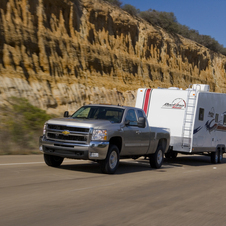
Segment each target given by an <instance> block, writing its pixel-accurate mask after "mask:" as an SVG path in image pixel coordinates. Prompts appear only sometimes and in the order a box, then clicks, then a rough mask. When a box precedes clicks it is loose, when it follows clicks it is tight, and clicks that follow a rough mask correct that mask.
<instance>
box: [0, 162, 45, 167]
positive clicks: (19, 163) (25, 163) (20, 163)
mask: <svg viewBox="0 0 226 226" xmlns="http://www.w3.org/2000/svg"><path fill="white" fill-rule="evenodd" d="M40 163H44V162H18V163H3V164H0V166H14V165H30V164H40Z"/></svg>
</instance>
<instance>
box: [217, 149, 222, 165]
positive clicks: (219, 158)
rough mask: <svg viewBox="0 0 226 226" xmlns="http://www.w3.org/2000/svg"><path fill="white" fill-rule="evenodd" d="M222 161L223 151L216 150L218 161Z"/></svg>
mask: <svg viewBox="0 0 226 226" xmlns="http://www.w3.org/2000/svg"><path fill="white" fill-rule="evenodd" d="M222 161H223V151H222V150H219V151H218V163H222Z"/></svg>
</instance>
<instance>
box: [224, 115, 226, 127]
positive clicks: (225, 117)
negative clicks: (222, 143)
mask: <svg viewBox="0 0 226 226" xmlns="http://www.w3.org/2000/svg"><path fill="white" fill-rule="evenodd" d="M224 125H226V115H224Z"/></svg>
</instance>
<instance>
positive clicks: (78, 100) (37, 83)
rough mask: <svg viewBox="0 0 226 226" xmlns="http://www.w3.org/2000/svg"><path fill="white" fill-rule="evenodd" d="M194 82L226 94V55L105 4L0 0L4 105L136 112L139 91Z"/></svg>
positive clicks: (96, 1)
mask: <svg viewBox="0 0 226 226" xmlns="http://www.w3.org/2000/svg"><path fill="white" fill-rule="evenodd" d="M191 83H208V84H209V85H210V87H211V90H212V91H217V92H226V57H225V56H222V55H220V54H217V53H214V52H211V51H210V50H208V49H207V48H205V47H203V46H201V45H199V44H197V43H195V42H192V41H190V40H188V39H185V38H183V37H181V36H177V35H171V34H168V33H166V32H165V31H164V30H162V29H161V28H156V27H153V26H151V25H150V24H148V23H147V22H145V21H143V20H141V19H139V18H135V17H132V16H130V15H129V14H128V13H126V12H124V11H123V10H121V9H120V8H118V7H114V6H112V5H110V4H108V3H105V2H103V1H101V0H82V1H79V0H1V1H0V104H4V103H6V102H7V100H8V98H9V97H10V96H19V97H26V98H28V99H29V100H30V101H31V103H33V104H34V105H36V106H39V107H41V108H43V109H46V110H47V112H49V113H52V112H54V113H56V112H58V113H61V112H62V111H64V110H69V111H74V110H75V109H77V108H78V107H80V106H81V105H83V104H87V103H111V104H123V105H132V106H133V105H134V104H135V98H136V90H137V88H139V87H170V86H178V87H182V88H186V87H188V85H189V84H191Z"/></svg>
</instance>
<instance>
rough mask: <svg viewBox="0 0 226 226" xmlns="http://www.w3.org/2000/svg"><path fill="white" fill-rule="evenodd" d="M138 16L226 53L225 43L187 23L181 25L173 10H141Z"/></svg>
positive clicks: (168, 30) (213, 49) (170, 31)
mask: <svg viewBox="0 0 226 226" xmlns="http://www.w3.org/2000/svg"><path fill="white" fill-rule="evenodd" d="M138 16H140V17H141V18H143V19H144V20H146V21H147V22H149V23H150V24H152V25H154V26H159V27H162V28H163V29H165V30H166V31H167V32H169V33H173V34H180V35H181V36H183V37H185V38H188V39H191V40H193V41H195V42H198V43H200V44H201V45H203V46H205V47H207V48H209V49H210V50H212V51H214V52H219V53H221V54H223V55H226V48H224V47H223V45H220V44H219V43H218V42H217V41H216V40H215V39H214V38H212V37H210V36H208V35H200V34H199V32H198V31H196V30H194V29H190V28H189V27H188V26H186V25H181V24H180V23H178V21H177V18H176V17H175V15H174V13H172V12H170V13H168V12H159V11H157V10H152V9H149V10H147V11H142V12H140V13H139V14H138Z"/></svg>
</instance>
